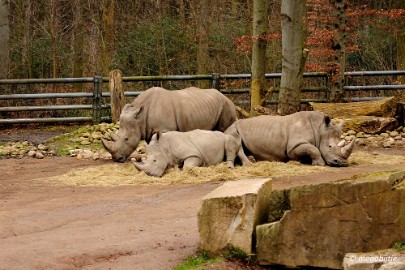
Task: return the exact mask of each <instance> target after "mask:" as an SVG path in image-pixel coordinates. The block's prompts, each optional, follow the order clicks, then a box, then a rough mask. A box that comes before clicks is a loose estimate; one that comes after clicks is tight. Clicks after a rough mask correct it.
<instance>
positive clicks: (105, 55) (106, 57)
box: [101, 0, 115, 75]
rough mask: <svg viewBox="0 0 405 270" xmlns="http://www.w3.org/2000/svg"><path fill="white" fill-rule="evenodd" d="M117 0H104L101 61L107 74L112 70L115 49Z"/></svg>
mask: <svg viewBox="0 0 405 270" xmlns="http://www.w3.org/2000/svg"><path fill="white" fill-rule="evenodd" d="M114 5H115V0H102V1H101V7H102V19H101V20H102V25H101V29H102V33H101V35H102V37H101V41H102V42H101V46H102V47H101V49H102V51H101V53H102V55H101V63H102V70H103V71H102V73H103V75H107V74H108V72H109V70H110V65H111V62H112V57H113V51H114V10H115V7H114Z"/></svg>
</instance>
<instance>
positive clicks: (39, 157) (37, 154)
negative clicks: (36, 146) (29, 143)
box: [35, 151, 45, 159]
mask: <svg viewBox="0 0 405 270" xmlns="http://www.w3.org/2000/svg"><path fill="white" fill-rule="evenodd" d="M44 157H45V156H44V154H42V153H41V152H40V151H37V152H35V158H37V159H43V158H44Z"/></svg>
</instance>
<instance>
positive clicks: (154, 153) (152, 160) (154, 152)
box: [134, 132, 170, 177]
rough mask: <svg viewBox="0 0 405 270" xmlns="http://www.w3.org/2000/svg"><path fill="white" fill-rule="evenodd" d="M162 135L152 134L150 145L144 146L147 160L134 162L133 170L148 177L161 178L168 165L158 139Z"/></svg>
mask: <svg viewBox="0 0 405 270" xmlns="http://www.w3.org/2000/svg"><path fill="white" fill-rule="evenodd" d="M161 137H162V133H161V132H158V133H155V134H153V136H152V139H151V141H150V143H149V144H148V145H147V146H146V152H147V158H146V160H144V161H142V162H134V166H135V168H137V169H138V170H139V171H143V172H145V173H146V174H147V175H149V176H157V177H161V176H162V175H163V173H164V172H165V170H166V168H167V167H168V166H169V165H170V162H169V157H168V155H167V151H166V150H165V147H164V145H162V143H161V141H160V138H161Z"/></svg>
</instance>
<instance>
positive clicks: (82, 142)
mask: <svg viewBox="0 0 405 270" xmlns="http://www.w3.org/2000/svg"><path fill="white" fill-rule="evenodd" d="M90 143H91V142H90V141H89V140H88V139H84V140H82V141H81V142H80V144H81V145H89V144H90Z"/></svg>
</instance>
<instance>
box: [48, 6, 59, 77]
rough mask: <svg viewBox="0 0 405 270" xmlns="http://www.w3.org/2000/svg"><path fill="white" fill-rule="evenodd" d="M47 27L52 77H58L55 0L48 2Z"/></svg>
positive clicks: (57, 34)
mask: <svg viewBox="0 0 405 270" xmlns="http://www.w3.org/2000/svg"><path fill="white" fill-rule="evenodd" d="M48 8H49V14H48V27H49V34H50V35H51V57H52V77H53V78H56V77H59V56H58V53H59V52H58V47H59V45H58V43H59V38H58V36H59V33H58V32H59V30H58V28H59V26H58V19H57V2H56V0H48Z"/></svg>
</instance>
